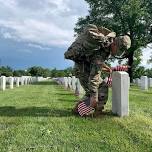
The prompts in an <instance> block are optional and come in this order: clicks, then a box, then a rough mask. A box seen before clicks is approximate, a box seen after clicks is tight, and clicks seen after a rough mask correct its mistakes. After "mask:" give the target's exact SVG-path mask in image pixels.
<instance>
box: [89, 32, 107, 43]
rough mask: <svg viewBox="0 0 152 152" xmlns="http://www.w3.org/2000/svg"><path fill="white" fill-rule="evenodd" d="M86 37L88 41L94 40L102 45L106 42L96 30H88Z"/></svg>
mask: <svg viewBox="0 0 152 152" xmlns="http://www.w3.org/2000/svg"><path fill="white" fill-rule="evenodd" d="M87 35H88V37H89V38H90V40H91V39H92V40H96V41H97V42H99V43H104V42H105V41H106V37H105V36H104V35H103V34H102V33H100V32H99V31H98V30H97V29H88V30H87Z"/></svg>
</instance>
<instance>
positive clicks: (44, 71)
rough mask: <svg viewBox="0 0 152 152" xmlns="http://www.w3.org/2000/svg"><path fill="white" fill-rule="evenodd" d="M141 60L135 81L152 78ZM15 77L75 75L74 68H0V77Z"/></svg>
mask: <svg viewBox="0 0 152 152" xmlns="http://www.w3.org/2000/svg"><path fill="white" fill-rule="evenodd" d="M138 62H139V59H138V60H136V61H135V62H134V63H136V65H135V66H134V71H133V79H135V78H140V77H141V76H143V75H146V76H148V77H152V68H151V69H146V68H145V67H143V66H140V65H139V63H138ZM2 75H3V76H6V77H9V76H14V77H20V76H43V77H45V78H46V77H51V78H53V77H68V76H72V75H74V69H73V68H72V67H69V68H66V69H64V70H58V69H56V68H54V69H48V68H43V67H40V66H33V67H30V68H28V69H27V70H13V69H12V68H11V67H9V66H1V67H0V76H2ZM102 76H103V77H102V78H105V77H106V76H108V75H106V74H104V73H103V74H102Z"/></svg>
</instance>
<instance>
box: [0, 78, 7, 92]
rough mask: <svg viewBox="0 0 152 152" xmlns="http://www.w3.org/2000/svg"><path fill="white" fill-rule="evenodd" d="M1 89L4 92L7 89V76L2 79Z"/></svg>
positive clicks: (0, 82) (0, 80)
mask: <svg viewBox="0 0 152 152" xmlns="http://www.w3.org/2000/svg"><path fill="white" fill-rule="evenodd" d="M0 88H1V90H3V91H4V90H5V89H6V77H5V76H1V77H0Z"/></svg>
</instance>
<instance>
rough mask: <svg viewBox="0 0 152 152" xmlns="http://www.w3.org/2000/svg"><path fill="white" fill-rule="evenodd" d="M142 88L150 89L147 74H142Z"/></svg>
mask: <svg viewBox="0 0 152 152" xmlns="http://www.w3.org/2000/svg"><path fill="white" fill-rule="evenodd" d="M141 89H142V90H148V78H147V76H141Z"/></svg>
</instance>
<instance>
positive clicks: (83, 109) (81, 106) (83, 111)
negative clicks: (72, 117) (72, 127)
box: [78, 102, 95, 117]
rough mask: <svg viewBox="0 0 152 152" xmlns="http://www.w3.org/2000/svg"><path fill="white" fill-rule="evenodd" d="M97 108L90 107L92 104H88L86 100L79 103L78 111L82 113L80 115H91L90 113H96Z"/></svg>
mask: <svg viewBox="0 0 152 152" xmlns="http://www.w3.org/2000/svg"><path fill="white" fill-rule="evenodd" d="M94 111H95V109H94V108H92V107H90V106H87V105H86V104H85V102H81V103H80V104H79V105H78V112H79V114H80V116H81V117H82V116H84V115H89V114H92V113H94Z"/></svg>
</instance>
